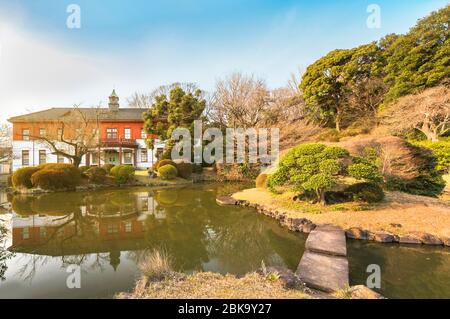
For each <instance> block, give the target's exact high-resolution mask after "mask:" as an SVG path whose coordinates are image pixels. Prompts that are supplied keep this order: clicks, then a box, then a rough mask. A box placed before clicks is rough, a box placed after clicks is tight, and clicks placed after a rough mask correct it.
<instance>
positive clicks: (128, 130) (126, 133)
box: [123, 127, 131, 140]
mask: <svg viewBox="0 0 450 319" xmlns="http://www.w3.org/2000/svg"><path fill="white" fill-rule="evenodd" d="M123 136H124V138H125V139H126V140H131V128H129V127H127V128H124V130H123Z"/></svg>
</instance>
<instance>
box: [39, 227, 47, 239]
mask: <svg viewBox="0 0 450 319" xmlns="http://www.w3.org/2000/svg"><path fill="white" fill-rule="evenodd" d="M39 237H41V238H45V237H47V230H46V229H45V227H39Z"/></svg>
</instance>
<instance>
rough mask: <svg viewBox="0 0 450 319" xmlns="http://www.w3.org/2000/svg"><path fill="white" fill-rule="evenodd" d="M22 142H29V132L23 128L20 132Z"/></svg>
mask: <svg viewBox="0 0 450 319" xmlns="http://www.w3.org/2000/svg"><path fill="white" fill-rule="evenodd" d="M22 140H24V141H29V140H30V130H29V129H27V128H25V129H23V130H22Z"/></svg>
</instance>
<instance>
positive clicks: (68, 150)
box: [33, 105, 108, 167]
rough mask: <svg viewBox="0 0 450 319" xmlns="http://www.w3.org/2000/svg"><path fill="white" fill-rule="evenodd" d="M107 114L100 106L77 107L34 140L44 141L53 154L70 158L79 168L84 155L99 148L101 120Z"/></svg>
mask: <svg viewBox="0 0 450 319" xmlns="http://www.w3.org/2000/svg"><path fill="white" fill-rule="evenodd" d="M105 112H108V110H106V109H102V108H101V107H100V106H99V107H96V108H84V109H82V108H80V107H79V106H77V105H76V106H74V107H73V109H71V110H70V111H68V112H67V113H66V114H65V115H64V116H62V117H61V118H60V119H59V120H58V121H56V122H55V123H53V125H52V129H51V130H50V131H49V132H46V134H45V135H39V136H33V138H34V139H36V140H40V141H43V142H44V143H45V144H47V145H48V146H49V147H50V148H51V149H52V150H53V154H55V155H61V156H63V157H65V158H68V159H69V160H70V161H71V162H72V164H73V165H74V166H75V167H78V166H80V163H81V160H82V158H83V156H84V155H86V154H88V153H90V152H92V151H93V150H96V149H97V148H98V145H99V142H100V141H99V132H100V120H101V118H102V116H103V115H104V114H105Z"/></svg>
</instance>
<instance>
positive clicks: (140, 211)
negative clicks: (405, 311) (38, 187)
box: [0, 184, 450, 298]
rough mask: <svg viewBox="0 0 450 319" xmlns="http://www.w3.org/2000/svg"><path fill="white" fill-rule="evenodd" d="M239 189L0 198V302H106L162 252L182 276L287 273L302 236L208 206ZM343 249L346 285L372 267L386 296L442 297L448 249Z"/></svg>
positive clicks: (447, 283)
mask: <svg viewBox="0 0 450 319" xmlns="http://www.w3.org/2000/svg"><path fill="white" fill-rule="evenodd" d="M244 186H245V185H233V184H224V185H197V186H189V187H184V188H171V189H149V188H132V189H116V190H104V191H97V192H89V193H55V194H46V195H41V196H36V197H24V196H14V197H9V198H6V197H5V196H6V195H5V194H0V195H1V196H2V198H3V200H2V201H1V202H2V203H3V202H4V201H9V202H10V203H11V206H12V207H11V209H12V212H11V211H10V212H5V211H3V214H2V213H1V212H0V220H3V222H2V223H3V224H5V225H7V226H8V228H9V229H10V231H11V232H10V234H9V236H8V237H7V241H6V243H5V245H6V246H5V248H6V249H7V251H6V257H8V258H7V259H6V260H2V255H0V298H111V297H113V296H114V294H116V293H118V292H122V291H130V290H131V289H132V288H133V287H134V283H135V280H136V278H137V277H138V276H139V270H138V267H137V264H138V263H139V261H140V260H141V259H142V258H143V256H144V255H145V252H146V251H148V249H152V248H163V249H165V250H166V251H167V252H168V253H169V254H170V255H171V256H172V259H173V261H174V266H175V268H176V269H177V270H179V271H184V272H193V271H199V270H201V271H213V272H219V273H232V274H236V275H242V274H244V273H246V272H249V271H253V270H256V269H258V268H259V267H260V266H261V262H262V261H264V263H265V265H267V266H268V265H277V266H285V267H288V268H290V269H291V270H294V271H295V269H296V268H297V265H298V263H299V261H300V258H301V256H302V254H303V252H304V244H305V240H306V236H305V235H303V234H296V233H292V232H289V231H287V230H285V229H283V228H281V227H280V226H279V225H278V224H277V222H276V221H274V220H272V219H270V218H268V217H265V216H261V215H259V214H255V212H254V210H252V209H248V208H242V207H234V206H226V207H221V206H218V205H217V204H216V202H215V198H216V196H219V195H223V194H228V193H232V192H234V191H237V190H238V189H240V188H244ZM0 247H1V246H0ZM347 248H348V255H349V265H350V283H351V284H352V285H355V284H365V283H366V279H367V277H368V276H369V275H370V274H369V273H367V272H366V269H367V266H368V265H371V264H376V265H379V266H380V268H381V289H380V290H379V291H380V292H381V293H382V294H383V295H385V296H386V297H388V298H450V249H449V248H444V247H425V246H402V245H386V244H376V243H370V242H363V241H356V240H349V241H348V242H347ZM9 252H11V253H12V254H10V253H9ZM4 253H5V252H3V254H4ZM3 257H5V255H3ZM69 265H79V266H80V267H81V288H80V289H68V288H67V284H66V281H67V278H68V276H69V275H70V273H67V269H68V266H69Z"/></svg>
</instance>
